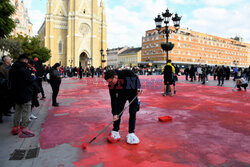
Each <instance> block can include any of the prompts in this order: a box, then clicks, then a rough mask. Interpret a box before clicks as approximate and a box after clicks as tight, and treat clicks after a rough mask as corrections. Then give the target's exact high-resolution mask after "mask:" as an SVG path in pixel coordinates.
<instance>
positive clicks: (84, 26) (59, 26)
mask: <svg viewBox="0 0 250 167" xmlns="http://www.w3.org/2000/svg"><path fill="white" fill-rule="evenodd" d="M38 34H39V36H40V38H41V40H42V43H43V45H44V46H45V47H47V48H49V49H50V50H51V56H52V57H51V59H50V60H49V61H48V62H47V64H51V65H53V64H54V63H56V62H58V63H61V64H62V65H64V66H79V65H80V64H81V65H82V66H84V67H85V66H87V65H93V66H94V67H99V66H101V65H102V57H101V54H100V50H101V49H103V50H104V54H105V55H106V49H107V25H106V14H105V7H104V3H103V1H102V0H101V2H100V4H98V0H68V1H65V0H60V1H58V0H48V2H47V14H46V18H45V21H44V23H43V25H42V26H41V28H40V30H39V31H38ZM104 59H106V58H104Z"/></svg>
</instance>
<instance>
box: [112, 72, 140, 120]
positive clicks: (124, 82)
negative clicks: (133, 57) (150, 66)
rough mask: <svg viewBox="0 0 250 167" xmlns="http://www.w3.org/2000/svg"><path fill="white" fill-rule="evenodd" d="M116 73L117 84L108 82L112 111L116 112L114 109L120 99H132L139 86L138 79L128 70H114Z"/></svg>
mask: <svg viewBox="0 0 250 167" xmlns="http://www.w3.org/2000/svg"><path fill="white" fill-rule="evenodd" d="M116 74H117V75H118V82H117V84H115V85H113V84H109V93H110V98H111V106H112V113H113V114H115V115H116V114H117V113H116V112H117V111H118V110H115V108H116V107H117V105H119V101H120V100H121V99H127V100H129V99H133V98H134V97H135V96H136V95H137V90H138V89H140V88H141V84H140V79H139V78H138V76H137V75H136V74H135V73H134V72H132V71H130V70H122V71H116Z"/></svg>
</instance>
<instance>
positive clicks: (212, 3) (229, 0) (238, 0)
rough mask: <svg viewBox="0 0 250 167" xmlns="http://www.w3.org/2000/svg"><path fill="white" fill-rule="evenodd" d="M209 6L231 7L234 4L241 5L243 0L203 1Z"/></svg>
mask: <svg viewBox="0 0 250 167" xmlns="http://www.w3.org/2000/svg"><path fill="white" fill-rule="evenodd" d="M201 1H202V3H204V4H205V5H207V6H222V7H225V6H229V5H233V4H240V3H242V0H201Z"/></svg>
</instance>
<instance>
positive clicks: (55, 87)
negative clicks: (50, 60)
mask: <svg viewBox="0 0 250 167" xmlns="http://www.w3.org/2000/svg"><path fill="white" fill-rule="evenodd" d="M50 85H51V88H52V104H56V103H57V101H56V98H57V95H58V93H59V87H60V84H58V83H50Z"/></svg>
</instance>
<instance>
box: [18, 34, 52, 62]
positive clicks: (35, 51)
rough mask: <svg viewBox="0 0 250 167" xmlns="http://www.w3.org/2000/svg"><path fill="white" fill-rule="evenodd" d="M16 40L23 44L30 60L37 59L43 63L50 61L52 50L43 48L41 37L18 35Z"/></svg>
mask: <svg viewBox="0 0 250 167" xmlns="http://www.w3.org/2000/svg"><path fill="white" fill-rule="evenodd" d="M14 39H16V40H18V41H20V42H21V43H22V49H23V51H24V53H26V54H27V55H28V56H29V57H30V58H32V59H33V58H35V57H37V58H38V59H39V60H40V61H42V62H43V63H44V62H46V61H48V60H49V59H50V57H51V55H50V52H51V51H50V50H49V49H47V48H45V47H42V46H41V40H40V39H39V37H28V36H25V37H24V36H21V35H18V36H17V37H15V38H14Z"/></svg>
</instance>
